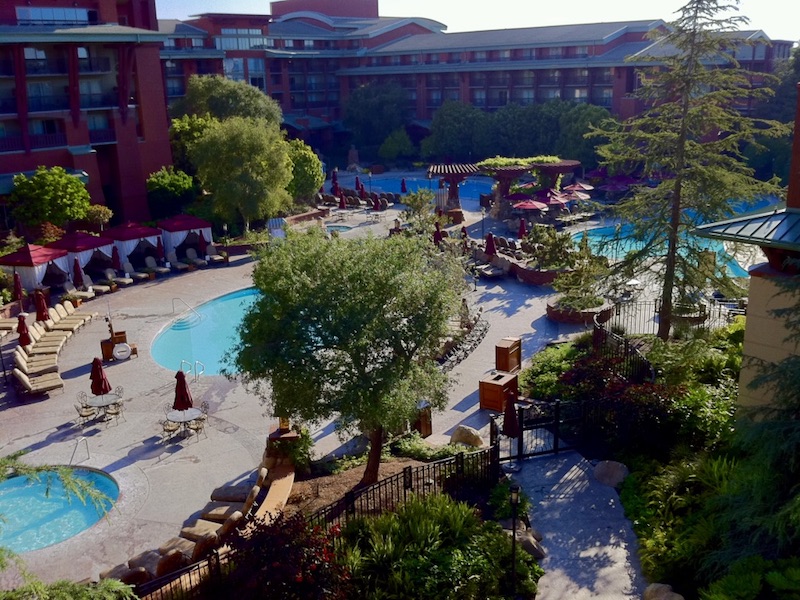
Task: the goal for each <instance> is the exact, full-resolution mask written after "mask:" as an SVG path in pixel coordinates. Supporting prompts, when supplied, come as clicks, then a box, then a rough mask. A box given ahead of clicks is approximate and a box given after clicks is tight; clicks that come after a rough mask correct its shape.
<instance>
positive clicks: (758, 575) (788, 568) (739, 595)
mask: <svg viewBox="0 0 800 600" xmlns="http://www.w3.org/2000/svg"><path fill="white" fill-rule="evenodd" d="M798 597H800V558H797V557H792V558H789V559H783V560H775V561H772V560H765V559H764V558H762V557H760V556H752V557H749V558H746V559H743V560H740V561H738V562H736V563H735V564H733V565H731V568H730V571H729V573H728V575H726V576H725V577H722V578H721V579H718V580H717V581H715V582H713V583H712V584H711V585H710V586H708V588H706V589H704V590H701V591H700V600H731V599H736V600H761V599H762V598H769V599H775V600H796V598H798Z"/></svg>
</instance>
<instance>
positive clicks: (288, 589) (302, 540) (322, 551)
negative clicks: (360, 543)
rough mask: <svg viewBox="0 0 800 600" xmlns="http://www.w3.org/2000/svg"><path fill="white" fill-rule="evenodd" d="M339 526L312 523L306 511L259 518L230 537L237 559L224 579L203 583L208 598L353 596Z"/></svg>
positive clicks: (340, 599)
mask: <svg viewBox="0 0 800 600" xmlns="http://www.w3.org/2000/svg"><path fill="white" fill-rule="evenodd" d="M338 537H339V531H338V526H334V527H333V528H331V530H330V531H325V530H324V529H323V528H320V527H315V526H311V525H310V524H309V523H308V522H307V521H306V520H305V517H304V516H303V515H302V513H297V514H294V515H292V516H286V515H285V514H284V513H279V514H278V515H277V516H276V518H275V519H270V521H269V522H267V521H264V520H263V519H257V520H255V521H254V522H253V523H252V524H251V525H250V526H249V527H248V528H247V532H246V534H245V533H240V532H237V533H236V534H234V536H233V538H232V539H231V541H230V545H231V547H232V549H233V552H235V553H236V559H235V561H234V566H233V569H232V571H230V572H229V573H228V574H227V577H225V578H224V579H223V581H222V582H220V583H218V584H214V585H206V586H204V589H203V592H204V596H203V597H206V598H240V599H241V600H248V599H253V600H255V599H256V598H282V599H286V600H306V599H314V600H345V599H346V598H353V597H355V596H354V595H353V590H352V587H351V582H350V573H349V570H348V568H347V567H346V566H345V565H344V564H343V563H342V561H340V560H338V559H337V556H336V549H335V546H334V543H335V540H336V539H337V538H338Z"/></svg>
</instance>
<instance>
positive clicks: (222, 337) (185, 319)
mask: <svg viewBox="0 0 800 600" xmlns="http://www.w3.org/2000/svg"><path fill="white" fill-rule="evenodd" d="M257 296H258V291H257V290H256V289H255V288H247V289H244V290H239V291H238V292H232V293H230V294H225V295H224V296H220V297H219V298H214V299H213V300H210V301H208V302H206V303H204V304H201V305H200V306H198V307H197V308H196V309H195V310H194V311H187V312H185V313H183V314H182V315H181V316H180V317H179V318H177V319H175V320H174V321H172V323H170V324H169V325H168V326H167V327H166V328H164V329H163V330H162V331H161V333H159V334H158V335H157V336H156V338H155V340H153V344H152V346H151V348H150V351H151V354H152V357H153V359H154V360H155V361H156V362H157V363H158V364H159V365H161V366H162V367H164V368H166V369H169V370H171V371H178V370H179V369H180V368H181V361H182V360H183V361H187V362H188V363H189V364H190V365H191V366H192V367H194V365H195V363H196V362H200V363H202V365H203V367H204V368H205V370H204V373H205V374H206V375H219V374H220V373H221V372H222V367H223V358H224V356H225V354H226V353H227V352H228V351H229V350H230V349H231V348H232V347H233V344H234V342H235V341H236V328H237V327H238V326H239V323H241V322H242V317H243V316H244V314H245V312H246V311H247V309H248V308H250V306H252V305H253V303H254V302H255V301H256V298H257Z"/></svg>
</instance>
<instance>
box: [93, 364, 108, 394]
mask: <svg viewBox="0 0 800 600" xmlns="http://www.w3.org/2000/svg"><path fill="white" fill-rule="evenodd" d="M89 379H90V380H91V381H92V385H91V390H92V394H94V395H95V396H103V395H104V394H108V393H109V392H110V391H111V384H110V383H109V382H108V377H106V372H105V371H104V370H103V361H102V360H100V359H99V358H97V357H95V358H94V360H93V361H92V372H91V373H90V374H89Z"/></svg>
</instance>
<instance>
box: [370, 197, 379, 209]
mask: <svg viewBox="0 0 800 600" xmlns="http://www.w3.org/2000/svg"><path fill="white" fill-rule="evenodd" d="M380 209H381V201H380V200H378V198H377V197H375V198H373V199H372V210H380Z"/></svg>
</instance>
